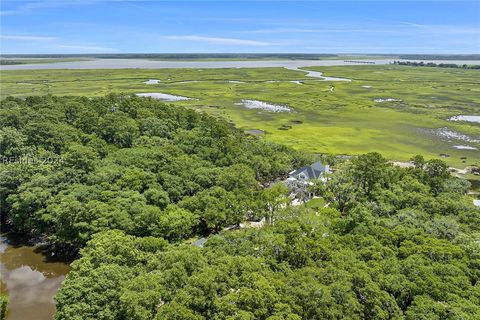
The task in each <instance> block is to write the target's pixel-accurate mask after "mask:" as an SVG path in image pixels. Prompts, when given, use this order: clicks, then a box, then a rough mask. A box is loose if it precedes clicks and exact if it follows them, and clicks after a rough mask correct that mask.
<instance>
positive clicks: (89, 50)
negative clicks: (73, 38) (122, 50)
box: [56, 44, 118, 53]
mask: <svg viewBox="0 0 480 320" xmlns="http://www.w3.org/2000/svg"><path fill="white" fill-rule="evenodd" d="M56 47H57V48H62V49H71V50H76V51H78V50H80V51H84V52H87V53H106V52H118V49H115V48H108V47H100V46H83V45H66V44H61V45H57V46H56Z"/></svg>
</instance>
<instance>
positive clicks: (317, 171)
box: [290, 162, 327, 179]
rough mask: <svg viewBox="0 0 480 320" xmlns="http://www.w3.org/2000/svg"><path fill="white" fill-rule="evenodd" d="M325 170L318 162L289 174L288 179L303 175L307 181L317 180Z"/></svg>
mask: <svg viewBox="0 0 480 320" xmlns="http://www.w3.org/2000/svg"><path fill="white" fill-rule="evenodd" d="M326 171H327V168H326V167H325V166H324V165H323V164H322V163H320V162H315V163H314V164H312V165H311V166H306V167H301V168H300V169H297V170H295V171H294V172H292V173H291V174H290V177H294V178H296V177H297V176H298V175H299V174H301V173H303V174H304V175H305V176H306V178H307V179H318V178H320V176H321V175H322V173H323V172H326Z"/></svg>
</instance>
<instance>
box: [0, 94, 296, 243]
mask: <svg viewBox="0 0 480 320" xmlns="http://www.w3.org/2000/svg"><path fill="white" fill-rule="evenodd" d="M0 147H1V156H2V159H3V165H2V166H1V168H0V177H1V178H0V204H1V205H2V208H1V209H2V210H1V212H2V215H3V216H2V219H4V220H3V221H4V222H8V223H10V224H11V225H12V226H13V227H14V228H15V229H17V230H19V231H22V232H29V233H33V234H36V235H40V234H44V235H47V236H50V239H52V240H54V241H58V242H61V243H67V244H72V245H74V246H83V245H84V244H85V243H86V242H87V241H88V239H90V238H91V236H92V235H93V234H95V233H97V232H100V231H105V230H110V229H119V230H122V231H124V232H125V233H127V234H131V235H136V236H141V237H145V236H156V237H163V238H165V239H168V240H180V239H184V238H188V237H189V236H191V235H193V234H195V233H199V234H208V233H210V232H216V231H219V230H220V229H221V228H223V227H225V226H228V225H232V224H237V223H239V222H240V221H242V220H244V219H245V217H247V216H251V215H252V212H253V208H258V207H261V205H259V204H258V201H261V196H262V194H261V188H260V186H261V183H263V182H265V181H269V180H271V179H273V178H274V177H277V176H279V175H282V174H285V173H287V172H288V171H289V170H291V169H292V168H294V167H295V166H297V165H300V164H302V163H304V162H305V159H304V158H303V157H302V156H300V155H299V154H297V153H295V152H293V151H292V150H289V149H287V148H285V147H283V146H280V145H276V144H271V143H268V142H265V141H263V140H259V139H257V138H256V137H253V136H250V135H246V134H244V133H243V132H242V131H240V130H237V129H234V128H232V127H231V126H229V125H228V124H227V123H226V122H223V121H220V120H217V119H215V118H213V117H211V116H208V115H205V114H201V113H199V112H196V111H193V110H188V109H185V108H182V107H176V106H168V105H165V104H163V103H160V102H158V101H155V100H152V99H145V98H138V97H134V96H122V95H117V96H108V97H105V98H94V99H87V98H70V97H63V98H59V97H52V96H45V97H28V98H26V99H25V100H21V99H15V98H8V99H6V100H3V101H2V102H1V108H0ZM255 212H258V210H255Z"/></svg>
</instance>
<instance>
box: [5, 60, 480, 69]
mask: <svg viewBox="0 0 480 320" xmlns="http://www.w3.org/2000/svg"><path fill="white" fill-rule="evenodd" d="M397 60H398V59H397ZM394 61H395V59H378V60H370V59H356V60H355V62H352V61H351V60H343V59H323V60H322V59H317V60H308V59H305V60H267V59H264V60H214V61H202V60H198V61H184V60H177V61H175V60H152V59H133V58H132V59H113V58H108V59H106V58H95V59H90V60H77V61H59V62H51V63H21V64H5V65H1V66H0V70H2V71H3V70H47V69H184V68H191V69H212V68H213V69H225V68H275V67H276V68H289V69H291V68H301V67H311V66H345V65H359V64H362V63H365V64H378V65H385V64H393V62H394ZM409 61H415V60H409ZM420 61H423V62H425V63H428V62H432V63H456V64H480V59H478V60H418V62H420Z"/></svg>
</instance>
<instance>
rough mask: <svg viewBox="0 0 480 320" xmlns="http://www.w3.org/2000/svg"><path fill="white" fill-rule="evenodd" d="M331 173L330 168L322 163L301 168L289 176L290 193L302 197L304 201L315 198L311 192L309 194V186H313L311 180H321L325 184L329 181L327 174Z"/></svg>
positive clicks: (287, 181)
mask: <svg viewBox="0 0 480 320" xmlns="http://www.w3.org/2000/svg"><path fill="white" fill-rule="evenodd" d="M328 173H330V166H329V165H328V164H327V165H323V164H322V163H321V162H318V161H317V162H315V163H314V164H312V165H310V166H306V167H301V168H299V169H297V170H294V171H292V172H290V173H289V174H288V178H287V180H286V185H287V187H288V189H289V190H290V192H291V193H292V194H293V195H294V197H295V196H297V195H300V197H301V198H303V200H306V199H310V198H312V197H313V194H312V193H311V192H308V186H309V185H312V182H311V181H310V180H312V179H320V180H321V181H323V182H326V181H327V174H328Z"/></svg>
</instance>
